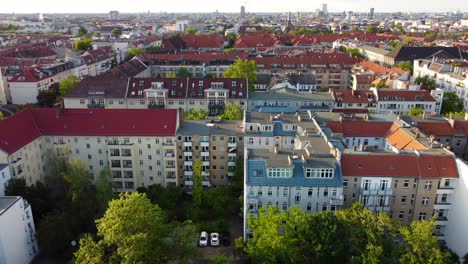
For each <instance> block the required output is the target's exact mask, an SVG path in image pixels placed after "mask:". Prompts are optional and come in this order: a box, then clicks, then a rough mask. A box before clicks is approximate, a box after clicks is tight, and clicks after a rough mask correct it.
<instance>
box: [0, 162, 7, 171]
mask: <svg viewBox="0 0 468 264" xmlns="http://www.w3.org/2000/svg"><path fill="white" fill-rule="evenodd" d="M7 166H8V164H5V163H0V170H3V169H4V168H6V167H7Z"/></svg>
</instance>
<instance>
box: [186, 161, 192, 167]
mask: <svg viewBox="0 0 468 264" xmlns="http://www.w3.org/2000/svg"><path fill="white" fill-rule="evenodd" d="M192 165H193V160H186V161H184V166H192Z"/></svg>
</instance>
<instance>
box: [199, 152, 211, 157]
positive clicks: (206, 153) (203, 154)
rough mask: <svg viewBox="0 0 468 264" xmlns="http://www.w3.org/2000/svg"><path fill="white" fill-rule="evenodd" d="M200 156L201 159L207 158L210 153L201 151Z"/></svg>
mask: <svg viewBox="0 0 468 264" xmlns="http://www.w3.org/2000/svg"><path fill="white" fill-rule="evenodd" d="M201 156H202V157H209V156H210V153H209V152H208V151H202V152H201Z"/></svg>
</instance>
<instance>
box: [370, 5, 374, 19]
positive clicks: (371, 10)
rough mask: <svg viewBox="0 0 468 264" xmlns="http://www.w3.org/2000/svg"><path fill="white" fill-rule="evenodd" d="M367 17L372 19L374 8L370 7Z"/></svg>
mask: <svg viewBox="0 0 468 264" xmlns="http://www.w3.org/2000/svg"><path fill="white" fill-rule="evenodd" d="M369 18H370V19H373V18H374V8H373V7H372V8H371V9H370V12H369Z"/></svg>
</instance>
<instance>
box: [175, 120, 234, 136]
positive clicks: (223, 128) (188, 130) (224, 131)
mask: <svg viewBox="0 0 468 264" xmlns="http://www.w3.org/2000/svg"><path fill="white" fill-rule="evenodd" d="M241 126H242V121H228V120H222V121H220V122H213V123H212V122H210V120H197V121H195V120H184V123H183V125H182V126H180V127H179V130H178V131H177V134H182V135H204V136H205V135H232V136H236V135H241V134H242V128H241Z"/></svg>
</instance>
